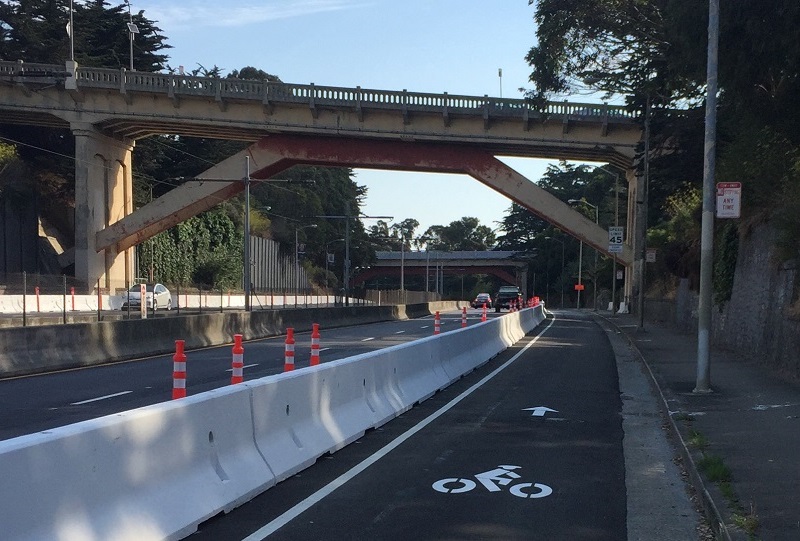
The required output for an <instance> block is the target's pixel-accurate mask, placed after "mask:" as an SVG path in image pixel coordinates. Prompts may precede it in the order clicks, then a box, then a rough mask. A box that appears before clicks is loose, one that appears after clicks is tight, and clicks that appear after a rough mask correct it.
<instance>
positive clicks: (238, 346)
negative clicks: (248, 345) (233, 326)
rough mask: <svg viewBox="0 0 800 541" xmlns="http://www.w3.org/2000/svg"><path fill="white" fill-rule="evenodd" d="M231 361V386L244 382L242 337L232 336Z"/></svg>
mask: <svg viewBox="0 0 800 541" xmlns="http://www.w3.org/2000/svg"><path fill="white" fill-rule="evenodd" d="M232 354H233V355H232V358H233V360H232V361H231V385H235V384H237V383H242V382H243V381H244V347H243V346H242V335H241V334H234V335H233V350H232Z"/></svg>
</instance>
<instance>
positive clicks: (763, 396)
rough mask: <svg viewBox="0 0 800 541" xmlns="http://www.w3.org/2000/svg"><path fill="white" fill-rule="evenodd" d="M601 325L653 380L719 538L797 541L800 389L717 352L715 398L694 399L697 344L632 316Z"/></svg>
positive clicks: (754, 363) (606, 319) (753, 362)
mask: <svg viewBox="0 0 800 541" xmlns="http://www.w3.org/2000/svg"><path fill="white" fill-rule="evenodd" d="M598 319H600V320H602V321H601V324H604V325H613V326H614V327H616V329H617V330H618V332H619V333H620V334H624V335H625V336H626V337H627V339H628V341H629V343H630V344H631V345H632V346H633V348H631V351H632V352H633V353H634V354H635V355H637V356H640V357H641V359H642V361H643V366H644V367H645V373H646V374H648V375H651V376H652V382H653V383H654V384H655V388H654V391H655V395H656V397H657V398H658V399H659V401H661V402H662V409H663V410H666V411H668V412H669V417H668V420H667V422H666V425H667V427H668V429H669V430H670V431H671V432H672V434H673V436H674V438H675V441H676V443H677V446H678V448H679V451H680V452H681V453H682V455H683V461H684V464H685V467H686V469H687V471H688V474H689V477H690V479H691V481H692V484H693V485H694V487H695V489H696V491H697V495H698V497H699V498H700V499H701V500H702V502H703V504H704V507H705V508H706V514H707V515H708V516H710V517H712V518H711V522H712V523H713V524H712V527H713V528H714V529H715V532H716V535H717V538H718V539H725V540H732V541H739V540H753V539H755V540H763V541H797V540H799V539H800V384H798V383H797V382H792V381H788V380H786V379H785V378H781V377H779V376H778V375H777V374H773V373H771V372H770V370H769V369H768V368H767V367H766V366H764V365H760V364H759V359H758V358H756V357H754V356H743V355H740V354H738V353H737V352H734V351H726V350H724V349H721V348H718V347H713V348H712V354H711V383H712V388H713V391H714V392H713V393H711V394H707V395H705V394H703V395H701V394H694V393H693V392H692V390H693V389H694V387H695V381H696V370H697V338H696V336H695V335H693V334H686V333H682V332H680V331H678V330H676V329H673V328H671V327H670V326H668V325H667V324H664V323H654V322H649V321H646V322H645V324H644V328H643V329H640V328H639V326H638V318H637V316H635V315H630V314H625V315H615V316H609V315H608V314H607V313H606V314H605V315H598ZM798 354H799V355H800V353H798ZM619 360H620V359H619V357H618V362H619ZM620 364H623V365H624V364H625V363H624V360H623V362H622V363H620ZM624 392H625V391H624V390H623V394H624ZM623 398H624V396H623ZM698 472H700V473H698Z"/></svg>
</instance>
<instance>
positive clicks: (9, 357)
mask: <svg viewBox="0 0 800 541" xmlns="http://www.w3.org/2000/svg"><path fill="white" fill-rule="evenodd" d="M462 304H463V303H462ZM458 305H459V303H457V302H453V301H448V302H445V301H442V302H436V303H430V304H415V305H405V306H350V307H326V308H310V309H305V310H304V309H284V310H265V311H258V312H228V313H209V314H201V315H191V316H185V317H168V318H153V319H142V320H136V319H134V320H127V321H126V320H123V321H102V322H93V323H76V324H71V325H45V326H39V327H17V328H3V329H0V377H9V376H20V375H26V374H34V373H41V372H47V371H50V370H57V369H63V368H75V367H80V366H91V365H97V364H103V363H108V362H114V361H120V360H124V359H131V358H135V357H141V356H148V355H159V354H167V353H171V352H173V351H175V349H174V348H175V340H185V342H186V348H187V349H192V348H197V347H203V346H213V345H220V344H227V343H232V342H233V335H234V334H241V335H242V336H243V337H244V339H245V340H251V339H254V338H264V337H268V336H279V335H281V334H283V333H285V332H286V328H287V327H293V328H294V329H295V330H296V331H298V332H302V331H308V330H311V325H312V323H319V324H320V325H322V326H323V327H325V328H334V327H345V326H349V325H360V324H364V323H373V322H378V321H389V320H394V319H408V318H416V317H422V316H426V315H430V314H432V313H434V312H435V311H436V310H452V309H454V308H456V307H459V306H458Z"/></svg>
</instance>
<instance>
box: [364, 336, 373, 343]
mask: <svg viewBox="0 0 800 541" xmlns="http://www.w3.org/2000/svg"><path fill="white" fill-rule="evenodd" d="M370 340H375V337H374V336H373V337H370V338H364V339H363V340H362V342H369V341H370Z"/></svg>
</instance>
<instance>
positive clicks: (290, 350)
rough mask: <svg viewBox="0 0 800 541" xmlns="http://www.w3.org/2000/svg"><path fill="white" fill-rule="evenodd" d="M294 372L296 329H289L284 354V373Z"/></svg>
mask: <svg viewBox="0 0 800 541" xmlns="http://www.w3.org/2000/svg"><path fill="white" fill-rule="evenodd" d="M292 370H294V328H292V327H288V328H287V329H286V342H285V348H284V353H283V371H284V372H291V371H292Z"/></svg>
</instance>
